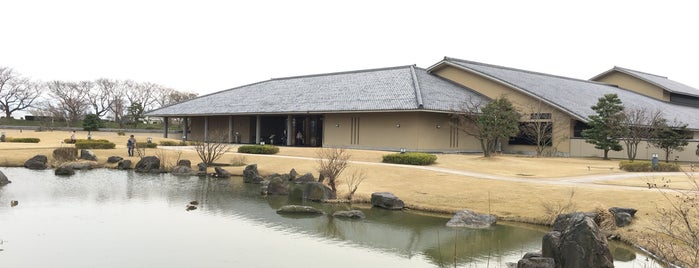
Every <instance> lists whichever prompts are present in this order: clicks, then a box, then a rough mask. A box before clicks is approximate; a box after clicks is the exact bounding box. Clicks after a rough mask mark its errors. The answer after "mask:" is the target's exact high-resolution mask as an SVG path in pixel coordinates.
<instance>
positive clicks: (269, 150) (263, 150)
mask: <svg viewBox="0 0 699 268" xmlns="http://www.w3.org/2000/svg"><path fill="white" fill-rule="evenodd" d="M238 152H239V153H246V154H276V153H278V152H279V147H277V146H274V145H243V146H240V147H238Z"/></svg>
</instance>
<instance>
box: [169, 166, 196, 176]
mask: <svg viewBox="0 0 699 268" xmlns="http://www.w3.org/2000/svg"><path fill="white" fill-rule="evenodd" d="M170 174H172V175H175V176H191V175H192V174H194V171H193V170H192V168H191V167H187V166H174V167H173V168H172V170H170Z"/></svg>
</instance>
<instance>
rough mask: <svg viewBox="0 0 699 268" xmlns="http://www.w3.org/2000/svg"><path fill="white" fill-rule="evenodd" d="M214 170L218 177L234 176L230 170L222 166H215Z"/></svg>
mask: <svg viewBox="0 0 699 268" xmlns="http://www.w3.org/2000/svg"><path fill="white" fill-rule="evenodd" d="M214 171H215V172H216V173H215V177H216V178H230V177H231V176H232V175H231V173H230V172H228V170H225V169H223V168H221V167H215V168H214Z"/></svg>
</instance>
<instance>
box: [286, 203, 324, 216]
mask: <svg viewBox="0 0 699 268" xmlns="http://www.w3.org/2000/svg"><path fill="white" fill-rule="evenodd" d="M277 213H278V214H309V215H321V214H323V211H322V210H319V209H317V208H314V207H311V206H299V205H286V206H283V207H281V208H279V209H278V210H277Z"/></svg>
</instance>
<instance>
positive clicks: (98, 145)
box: [75, 140, 116, 149]
mask: <svg viewBox="0 0 699 268" xmlns="http://www.w3.org/2000/svg"><path fill="white" fill-rule="evenodd" d="M115 146H116V145H115V144H114V143H113V142H110V141H108V140H76V141H75V148H78V149H114V147H115Z"/></svg>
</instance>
